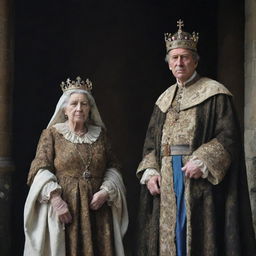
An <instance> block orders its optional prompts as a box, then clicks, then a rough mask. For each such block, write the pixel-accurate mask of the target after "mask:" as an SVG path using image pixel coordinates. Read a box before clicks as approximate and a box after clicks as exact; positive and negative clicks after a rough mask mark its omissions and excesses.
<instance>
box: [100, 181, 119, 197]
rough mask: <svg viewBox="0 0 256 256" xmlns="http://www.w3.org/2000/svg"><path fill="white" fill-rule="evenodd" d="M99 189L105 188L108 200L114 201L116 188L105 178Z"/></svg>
mask: <svg viewBox="0 0 256 256" xmlns="http://www.w3.org/2000/svg"><path fill="white" fill-rule="evenodd" d="M100 189H101V190H102V189H103V190H105V191H106V192H107V193H108V202H114V201H115V199H116V190H115V188H114V187H113V186H111V182H108V181H107V180H105V181H104V182H103V183H102V185H101V186H100Z"/></svg>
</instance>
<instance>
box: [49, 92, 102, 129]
mask: <svg viewBox="0 0 256 256" xmlns="http://www.w3.org/2000/svg"><path fill="white" fill-rule="evenodd" d="M73 93H79V94H85V95H86V96H87V98H88V100H89V104H90V112H91V121H92V123H93V124H94V125H97V126H101V127H103V128H105V125H104V123H103V121H102V119H101V116H100V113H99V111H98V108H97V105H96V102H95V100H94V98H93V96H92V95H91V93H89V92H88V91H85V90H81V89H73V90H67V91H65V92H64V93H63V94H62V96H61V97H60V99H59V101H58V103H57V106H56V108H55V111H54V114H53V116H52V118H51V120H50V122H49V124H48V125H47V128H48V127H51V126H53V125H54V124H57V123H64V122H65V121H66V120H65V115H64V111H63V110H64V108H65V107H66V106H67V103H68V101H69V99H70V96H71V95H72V94H73Z"/></svg>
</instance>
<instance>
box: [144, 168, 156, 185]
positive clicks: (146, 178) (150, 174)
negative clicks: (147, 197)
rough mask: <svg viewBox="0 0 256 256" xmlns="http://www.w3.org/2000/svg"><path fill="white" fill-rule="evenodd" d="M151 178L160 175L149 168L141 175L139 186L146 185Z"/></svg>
mask: <svg viewBox="0 0 256 256" xmlns="http://www.w3.org/2000/svg"><path fill="white" fill-rule="evenodd" d="M153 176H160V173H159V172H158V171H156V170H155V169H150V168H147V169H146V170H145V171H144V172H143V175H142V177H141V179H140V184H143V185H144V184H146V183H147V182H148V181H149V180H150V178H151V177H153Z"/></svg>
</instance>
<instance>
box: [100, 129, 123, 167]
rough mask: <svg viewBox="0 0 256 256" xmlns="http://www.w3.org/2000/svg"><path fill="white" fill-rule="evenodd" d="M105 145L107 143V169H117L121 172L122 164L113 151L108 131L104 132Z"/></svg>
mask: <svg viewBox="0 0 256 256" xmlns="http://www.w3.org/2000/svg"><path fill="white" fill-rule="evenodd" d="M104 143H105V147H106V157H107V169H109V168H115V169H117V170H120V168H121V166H120V163H119V161H118V159H117V157H116V155H115V153H114V152H113V149H112V146H111V143H110V139H109V137H108V135H107V133H106V131H104Z"/></svg>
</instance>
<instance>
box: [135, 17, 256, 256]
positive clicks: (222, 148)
mask: <svg viewBox="0 0 256 256" xmlns="http://www.w3.org/2000/svg"><path fill="white" fill-rule="evenodd" d="M182 26H183V22H182V21H181V20H180V21H178V27H179V29H178V31H177V32H176V33H175V34H174V35H171V34H170V33H167V34H165V41H166V48H167V56H166V60H167V62H168V64H169V68H170V70H171V71H172V74H173V75H174V77H175V78H176V80H177V82H176V84H174V85H172V86H171V87H169V88H168V89H167V90H166V91H165V92H164V93H163V94H162V95H161V96H160V97H159V98H158V100H157V101H156V103H155V106H154V111H153V114H152V117H151V120H150V123H149V127H148V131H147V135H146V140H145V145H144V153H143V159H142V161H141V163H140V165H139V167H138V170H137V176H138V177H139V178H140V183H141V184H142V187H141V203H140V206H141V207H140V208H141V209H140V213H139V238H138V255H145V256H146V255H147V256H150V255H155V256H156V255H161V256H170V255H178V256H184V255H200V256H210V255H243V256H244V255H256V250H255V240H254V234H253V229H252V224H251V210H250V205H249V199H248V191H247V190H248V188H247V181H246V171H245V165H244V157H243V150H242V144H241V142H240V140H239V138H240V132H239V129H238V122H237V118H236V116H235V113H234V108H233V104H232V94H231V93H230V92H229V91H228V89H227V88H225V87H224V86H223V85H222V84H220V83H218V82H217V81H214V80H212V79H209V78H206V77H200V76H199V75H198V74H197V72H196V67H197V64H198V60H199V56H198V54H197V48H196V47H197V42H198V39H199V37H198V34H196V33H193V34H192V35H191V34H189V33H187V32H185V31H183V30H182Z"/></svg>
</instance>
